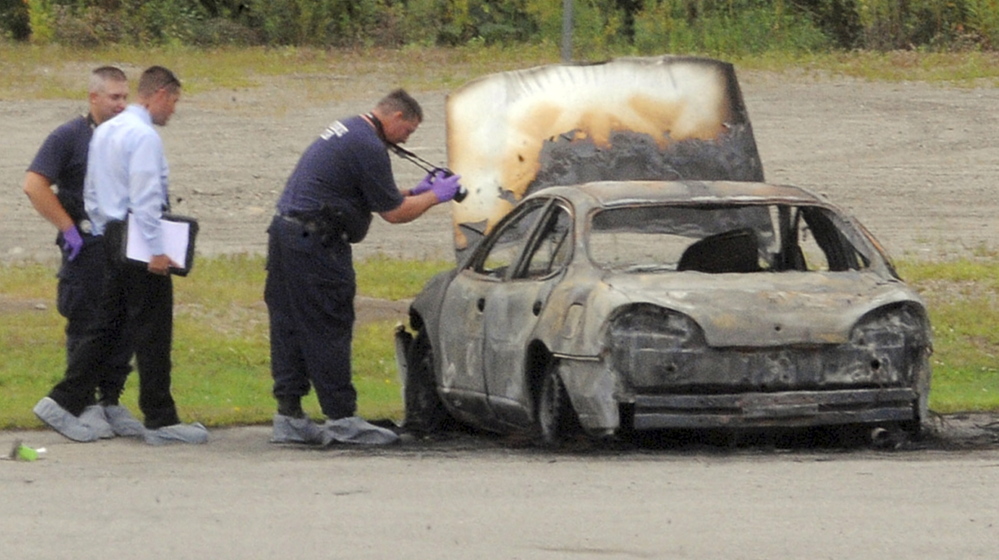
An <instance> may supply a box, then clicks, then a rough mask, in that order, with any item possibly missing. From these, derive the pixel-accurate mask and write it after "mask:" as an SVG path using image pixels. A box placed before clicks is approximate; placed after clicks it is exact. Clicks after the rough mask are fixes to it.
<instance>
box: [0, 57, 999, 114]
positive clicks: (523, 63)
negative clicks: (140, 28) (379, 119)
mask: <svg viewBox="0 0 999 560" xmlns="http://www.w3.org/2000/svg"><path fill="white" fill-rule="evenodd" d="M0 47H2V48H0V99H80V98H82V97H83V96H84V94H85V88H86V81H85V79H82V78H81V76H85V71H86V70H88V69H90V68H91V67H94V66H97V65H99V64H116V65H120V66H122V67H124V68H126V69H127V70H128V71H129V72H130V74H131V75H132V76H133V77H134V76H135V75H136V74H137V72H138V71H141V69H142V68H144V67H145V66H146V65H148V64H151V63H156V64H161V65H164V66H167V67H169V68H171V69H173V70H175V71H176V72H177V73H178V75H179V76H180V77H181V79H182V80H183V82H184V90H185V92H186V93H188V94H197V93H200V92H205V91H212V90H219V89H222V90H229V89H244V88H253V87H255V86H257V85H260V84H262V83H263V82H264V81H265V80H272V79H293V80H296V86H303V87H304V90H305V92H304V94H303V95H304V96H305V97H306V98H307V99H308V100H309V101H311V102H319V101H326V100H335V99H339V98H340V97H342V96H347V95H370V92H367V91H344V88H338V87H330V85H331V84H335V83H336V81H337V79H338V77H340V76H351V77H352V79H357V78H363V77H365V76H373V77H375V76H376V77H380V78H381V79H382V80H383V81H389V82H392V83H397V84H399V85H400V86H402V87H406V88H409V89H412V90H416V91H419V90H437V89H453V88H455V87H458V86H460V85H461V84H464V83H466V82H468V81H469V80H472V79H474V78H476V77H478V76H482V75H483V74H488V73H491V72H499V71H505V70H513V69H519V68H526V67H530V66H537V65H541V64H551V63H555V62H558V61H559V49H558V47H557V46H553V45H545V44H538V45H518V46H508V47H494V46H485V45H475V46H467V47H459V48H435V47H405V48H403V49H401V50H390V49H378V48H369V49H354V50H332V49H330V50H323V49H314V48H301V47H282V48H266V47H252V48H216V49H206V50H199V49H195V48H191V47H155V48H133V47H104V48H96V49H79V48H70V47H63V46H59V45H44V46H40V45H31V44H21V43H0ZM632 54H634V53H633V52H628V51H622V52H618V53H611V54H610V55H604V54H601V55H599V57H598V58H595V59H592V60H582V61H583V62H594V61H597V60H601V59H604V58H607V57H608V56H626V55H632ZM662 54H666V53H662ZM675 54H704V53H675ZM715 56H717V57H719V58H722V59H726V60H729V61H731V62H733V63H735V64H736V67H737V68H739V69H740V70H763V71H772V72H794V73H795V74H796V75H802V74H805V75H809V74H811V75H814V76H815V77H816V78H821V77H828V76H850V77H855V78H860V79H865V80H884V81H928V82H941V83H950V84H959V85H967V86H971V85H994V84H996V83H999V53H995V52H974V51H973V52H961V53H925V52H914V51H905V52H889V53H875V52H832V53H822V54H787V53H772V52H771V53H765V54H760V55H751V56H732V57H727V56H724V55H715ZM442 69H446V71H442Z"/></svg>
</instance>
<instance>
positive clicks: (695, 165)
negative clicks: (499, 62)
mask: <svg viewBox="0 0 999 560" xmlns="http://www.w3.org/2000/svg"><path fill="white" fill-rule="evenodd" d="M577 70H578V71H579V72H578V73H573V72H574V71H577ZM566 72H568V74H566ZM605 72H606V73H610V74H611V75H612V76H613V75H617V74H620V75H621V76H632V77H633V78H634V79H632V80H630V81H628V82H621V81H616V82H615V83H630V84H634V85H633V89H631V91H630V93H629V94H624V98H625V99H631V102H630V105H628V103H625V105H626V106H630V107H632V108H634V107H642V108H643V109H642V110H643V111H644V113H643V114H644V117H645V118H644V119H639V118H632V117H634V115H631V116H628V115H623V116H622V115H621V114H615V113H613V111H615V110H618V109H615V107H620V105H619V104H614V103H608V102H607V99H605V98H602V97H601V96H599V95H596V96H595V97H592V98H591V102H589V104H587V103H588V102H587V101H586V100H585V99H581V98H580V95H579V92H578V91H577V90H587V89H591V90H593V91H600V90H602V89H606V86H605V85H603V84H605V83H606V82H607V76H606V75H600V74H601V73H605ZM552 74H554V76H555V77H554V78H553V77H552ZM649 75H651V76H652V78H653V79H650V80H648V82H647V83H643V82H642V79H645V78H649ZM567 76H568V78H567ZM618 77H620V76H618ZM639 78H641V79H639ZM549 79H550V80H552V81H553V82H555V83H557V84H563V83H568V84H571V88H573V91H572V92H571V93H567V92H566V91H561V90H558V88H557V87H556V88H555V90H556V91H555V92H554V94H553V92H552V87H551V84H547V85H546V84H545V83H544V82H545V80H549ZM663 83H665V84H666V86H663V85H662V84H663ZM691 83H692V84H693V85H690V84H691ZM649 84H652V86H651V87H650V85H649ZM679 84H686V85H679ZM470 86H471V91H468V90H459V91H458V92H457V93H456V94H452V96H450V97H449V99H448V103H449V107H448V109H449V112H448V119H449V120H448V126H449V145H448V149H449V163H451V164H452V166H453V168H454V169H455V171H456V172H458V173H462V174H463V177H467V179H466V186H467V187H468V188H469V193H470V196H469V198H470V200H469V201H467V202H466V203H463V204H467V203H469V202H470V203H471V204H470V206H467V207H464V208H460V210H459V209H458V208H456V210H455V216H456V247H457V248H458V255H459V265H458V266H457V267H456V268H455V269H454V270H451V271H448V272H446V273H443V274H441V275H438V276H437V277H435V278H434V279H432V280H431V281H430V282H429V283H428V284H427V286H425V288H424V289H423V291H422V292H421V293H420V294H419V295H418V296H417V298H416V299H415V300H414V302H413V304H412V306H411V309H410V325H409V326H410V328H411V329H412V331H413V333H412V334H410V333H409V331H406V330H400V331H399V332H398V333H397V337H398V342H399V344H398V345H397V346H398V348H399V351H400V354H401V356H400V359H401V364H402V369H403V373H404V386H405V388H404V391H405V405H406V424H407V426H408V427H410V428H411V429H413V430H415V431H425V432H433V431H435V430H439V429H441V428H442V427H444V426H445V425H447V423H448V422H453V421H457V422H459V423H462V424H465V425H468V426H472V427H475V428H479V429H484V430H489V431H494V432H500V433H509V432H528V433H534V434H536V435H537V436H538V437H539V438H540V440H541V441H542V442H544V443H546V444H554V443H557V442H559V441H560V440H561V439H563V438H565V437H567V436H570V435H574V434H576V433H584V434H588V435H590V436H594V437H604V436H612V435H615V434H620V433H623V432H631V431H642V430H658V429H688V428H695V429H699V428H735V429H746V428H752V429H755V428H775V427H780V428H785V427H790V428H797V427H811V426H851V427H855V426H863V427H870V428H878V429H886V430H895V431H899V430H905V431H908V432H918V430H919V428H920V425H921V423H922V422H923V421H924V420H926V418H927V398H928V393H929V384H930V366H929V355H930V352H931V336H930V327H929V321H928V317H927V311H926V307H925V305H924V303H923V302H922V300H921V299H920V297H919V296H918V294H917V293H915V292H914V291H913V290H912V289H911V288H909V287H907V286H906V285H905V283H904V282H902V280H901V279H900V278H899V276H898V274H897V273H896V271H895V270H894V268H893V266H892V264H891V261H890V260H889V258H888V256H887V255H886V253H885V252H884V250H883V249H882V248H881V247H880V245H879V244H878V243H877V241H876V240H875V239H874V238H873V237H872V236H871V234H870V233H869V232H868V231H867V230H866V229H864V228H863V227H862V226H861V225H860V224H859V223H857V222H856V221H855V220H854V219H852V218H851V217H850V216H848V215H847V214H845V213H844V212H843V211H842V210H840V209H838V208H837V207H836V206H834V205H833V204H831V203H829V202H828V201H826V200H825V199H823V198H822V197H820V196H817V195H815V194H813V193H811V192H809V191H807V190H805V189H802V188H797V187H793V186H784V185H773V184H768V183H765V182H763V181H762V165H760V162H759V158H758V156H757V153H756V148H755V142H754V141H753V139H752V131H751V128H750V127H749V121H748V118H747V117H746V112H745V108H744V107H743V105H742V100H741V94H740V93H739V91H738V87H737V85H736V83H735V80H734V72H733V71H732V68H731V66H729V65H726V64H725V63H721V62H718V61H713V60H710V59H689V58H672V57H666V58H661V59H624V60H620V61H612V62H610V63H606V64H605V65H602V67H601V68H598V69H597V68H595V67H594V66H592V65H591V66H584V67H572V66H557V67H546V68H543V69H534V70H531V71H529V72H526V73H506V74H502V75H498V76H491V77H488V78H486V80H485V83H483V82H481V81H480V82H473V83H472V84H471V85H470ZM483 86H484V87H486V89H490V88H491V89H492V90H494V91H492V93H491V94H490V95H484V94H483V93H482V91H481V89H482V88H483ZM468 87H469V86H466V88H468ZM685 88H689V89H685ZM662 89H665V90H666V91H665V93H664V92H662V91H661V90H662ZM650 91H651V93H650ZM497 92H499V93H497ZM615 95H617V94H615ZM629 96H630V97H629ZM483 98H485V99H492V100H493V101H494V104H493V105H491V106H493V107H494V108H496V111H495V112H492V113H490V112H484V111H479V112H475V111H472V110H471V108H472V107H474V106H480V105H481V104H482V103H483ZM636 98H640V100H639V101H635V99H636ZM593 100H596V101H593ZM705 100H707V101H705ZM702 102H703V103H706V107H700V106H699V105H698V103H702ZM463 103H470V104H471V106H472V107H466V106H463V105H462V104H463ZM580 104H582V105H584V108H582V109H580ZM497 105H499V107H497ZM542 108H543V109H544V110H542ZM570 110H572V111H576V115H578V118H572V116H571V115H569V113H570V112H571V111H570ZM602 111H603V113H601V112H602ZM608 111H610V112H611V113H608ZM691 111H693V112H695V113H698V114H697V115H695V116H694V117H690V116H689V115H687V114H686V113H689V112H691ZM518 114H519V115H521V116H525V115H526V116H527V117H526V120H519V121H518V120H517V119H518V117H516V115H518ZM511 115H514V116H511ZM546 115H548V117H549V118H548V119H547V121H545V116H546ZM454 119H457V120H458V121H459V122H455V121H454ZM469 120H472V121H476V122H473V123H471V124H470V123H469V122H468V121H469ZM498 121H499V123H500V124H497V122H498ZM540 121H545V122H546V123H547V124H539V122H540ZM587 123H590V124H587ZM592 123H597V125H596V126H595V127H594V126H593V125H592ZM635 123H640V124H639V125H636V124H635ZM679 123H686V125H683V126H687V128H686V132H683V126H681V124H679ZM712 123H715V124H712ZM532 127H533V128H532ZM601 127H603V128H601ZM453 131H458V134H457V135H456V136H452V135H451V133H452V132H453ZM705 131H708V132H710V134H708V133H706V132H705ZM480 133H481V135H480ZM482 135H488V138H489V140H488V141H490V142H497V138H496V136H499V137H500V142H499V144H498V145H497V146H494V147H493V148H492V149H486V150H482V148H481V146H479V147H477V148H476V149H475V150H473V151H474V153H473V154H471V155H469V154H468V152H469V150H468V149H467V143H468V142H471V141H472V140H474V139H475V138H480V137H483V136H482ZM511 136H512V137H513V140H512V141H511V140H510V138H509V137H511ZM503 138H506V139H507V141H503ZM475 196H478V200H476V198H475ZM476 204H477V205H478V206H476ZM459 206H461V205H459ZM502 207H507V209H508V210H509V211H508V212H504V213H503V215H502V216H501V217H498V218H497V216H496V208H502ZM476 211H478V213H476ZM479 234H481V236H480V235H479Z"/></svg>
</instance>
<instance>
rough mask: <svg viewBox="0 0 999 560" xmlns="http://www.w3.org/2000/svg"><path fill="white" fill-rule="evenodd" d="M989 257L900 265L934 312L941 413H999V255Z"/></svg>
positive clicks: (935, 396)
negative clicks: (998, 327) (991, 411)
mask: <svg viewBox="0 0 999 560" xmlns="http://www.w3.org/2000/svg"><path fill="white" fill-rule="evenodd" d="M983 257H984V258H975V259H961V260H956V261H948V262H922V261H900V262H899V263H897V264H898V268H899V273H900V274H901V275H902V277H903V278H905V279H906V280H907V281H908V282H909V283H911V284H912V285H913V286H914V287H915V288H916V289H917V290H919V292H920V293H921V294H922V296H923V297H924V298H925V299H926V302H927V306H928V307H929V310H930V321H931V323H932V325H933V338H934V341H933V342H934V348H935V352H934V355H933V357H932V358H931V359H932V363H933V388H932V390H931V391H930V408H932V409H934V410H936V411H937V412H942V413H947V412H957V411H971V410H999V360H997V355H999V331H997V330H996V328H995V326H996V325H997V324H999V305H997V303H999V259H997V257H999V253H994V254H986V255H983Z"/></svg>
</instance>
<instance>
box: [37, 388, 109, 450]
mask: <svg viewBox="0 0 999 560" xmlns="http://www.w3.org/2000/svg"><path fill="white" fill-rule="evenodd" d="M33 412H34V413H35V416H37V417H38V419H39V420H41V421H42V422H45V423H46V424H47V425H48V426H49V427H50V428H52V429H53V430H55V431H57V432H59V433H60V434H62V435H63V436H65V437H67V438H69V439H71V440H73V441H80V442H88V441H94V440H96V439H97V434H95V433H94V431H93V430H91V429H90V428H89V427H88V426H87V425H86V424H84V423H83V422H81V421H80V419H79V418H78V417H76V416H73V415H72V414H70V413H69V411H68V410H66V409H65V408H63V407H61V406H59V403H57V402H55V401H54V400H52V398H51V397H45V398H43V399H42V400H40V401H38V404H36V405H35V408H34V409H33Z"/></svg>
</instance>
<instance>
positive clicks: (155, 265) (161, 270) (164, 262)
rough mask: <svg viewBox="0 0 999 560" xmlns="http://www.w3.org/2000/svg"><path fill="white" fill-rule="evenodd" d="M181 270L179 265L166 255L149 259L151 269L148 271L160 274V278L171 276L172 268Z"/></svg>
mask: <svg viewBox="0 0 999 560" xmlns="http://www.w3.org/2000/svg"><path fill="white" fill-rule="evenodd" d="M171 266H173V267H175V268H179V267H178V265H177V263H175V262H173V260H171V259H170V257H168V256H166V255H153V256H152V257H151V258H150V259H149V267H148V268H147V270H148V271H149V272H150V273H151V274H159V275H160V276H166V275H167V274H170V267H171Z"/></svg>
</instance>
